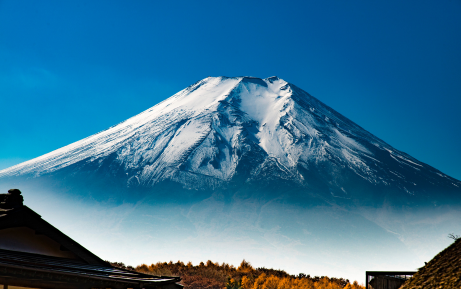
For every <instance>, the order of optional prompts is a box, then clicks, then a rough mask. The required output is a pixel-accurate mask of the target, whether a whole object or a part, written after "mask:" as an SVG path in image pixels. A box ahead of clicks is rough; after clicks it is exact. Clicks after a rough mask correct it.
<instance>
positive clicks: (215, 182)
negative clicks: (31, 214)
mask: <svg viewBox="0 0 461 289" xmlns="http://www.w3.org/2000/svg"><path fill="white" fill-rule="evenodd" d="M13 186H14V187H17V188H19V189H21V190H23V191H24V194H25V198H26V202H27V196H28V195H27V193H29V194H30V199H31V200H32V201H33V202H35V203H36V204H37V205H38V206H39V207H40V208H42V209H43V210H44V211H56V208H55V207H56V206H55V205H53V206H52V205H50V204H49V202H45V201H41V199H42V198H41V197H40V196H43V195H46V196H52V198H53V199H55V200H56V201H54V202H60V204H61V205H60V207H61V208H67V209H66V210H63V211H62V212H60V213H59V214H60V215H59V216H58V215H53V213H49V214H50V218H55V219H56V220H58V219H59V220H62V222H63V226H64V227H67V228H69V229H68V230H69V231H73V232H74V234H75V235H76V237H74V238H75V239H77V240H79V239H80V238H81V236H87V237H88V238H89V239H93V240H94V242H93V241H88V245H89V246H92V247H93V248H96V249H95V251H97V252H98V250H99V252H100V254H101V255H103V256H107V257H106V258H107V259H109V258H113V257H112V256H117V257H118V258H120V260H122V258H124V260H129V261H130V262H138V263H141V262H154V261H157V260H161V259H159V258H162V257H163V258H168V259H171V258H176V259H181V260H185V259H186V258H189V259H190V260H196V261H202V260H203V259H204V258H206V259H214V260H221V261H227V262H229V261H231V262H234V263H235V264H237V263H238V262H240V261H241V259H243V258H246V259H247V260H250V261H253V262H254V263H255V264H256V265H260V266H273V267H276V268H286V269H287V270H288V271H291V272H292V273H299V272H305V273H307V274H311V275H314V274H318V275H329V276H339V277H352V278H359V277H360V276H362V275H363V273H364V272H363V271H365V270H414V269H416V267H420V266H421V264H422V262H423V261H426V260H428V259H430V258H431V257H432V256H433V255H435V253H436V252H438V251H440V249H441V248H443V247H444V246H446V244H447V242H448V240H445V239H447V238H446V236H447V234H448V233H451V232H455V231H458V232H459V231H460V230H461V225H460V224H461V214H460V213H459V212H460V210H459V208H460V205H461V202H460V201H461V182H460V181H458V180H456V179H454V178H451V177H449V176H447V175H445V174H443V173H442V172H440V171H438V170H437V169H435V168H433V167H431V166H429V165H427V164H425V163H422V162H420V161H418V160H416V159H415V158H413V157H411V156H409V155H408V154H406V153H403V152H401V151H399V150H397V149H395V148H393V147H392V146H390V145H389V144H387V143H385V142H384V141H383V140H380V139H379V138H377V137H376V136H374V135H372V134H371V133H369V132H367V131H366V130H364V129H363V128H361V127H360V126H358V125H357V124H355V123H354V122H352V121H350V120H349V119H347V118H346V117H344V116H342V115H341V114H340V113H338V112H336V111H335V110H333V109H332V108H330V107H328V106H327V105H325V104H323V103H322V102H321V101H319V100H318V99H316V98H315V97H313V96H311V95H310V94H308V93H307V92H305V91H303V90H302V89H300V88H298V87H296V86H295V85H293V84H291V83H288V82H286V81H284V80H282V79H280V78H278V77H269V78H266V79H260V78H255V77H208V78H205V79H203V80H201V81H198V82H196V83H195V84H193V85H191V86H189V87H187V88H186V89H184V90H182V91H180V92H178V93H176V94H175V95H173V96H171V97H170V98H168V99H166V100H165V101H163V102H161V103H159V104H157V105H155V106H154V107H152V108H150V109H148V110H146V111H144V112H142V113H140V114H138V115H136V116H134V117H132V118H130V119H128V120H126V121H124V122H122V123H120V124H118V125H115V126H113V127H111V128H109V129H107V130H105V131H102V132H100V133H97V134H95V135H92V136H90V137H87V138H85V139H83V140H80V141H77V142H75V143H73V144H70V145H68V146H65V147H63V148H60V149H58V150H55V151H52V152H50V153H48V154H45V155H43V156H40V157H38V158H35V159H32V160H30V161H27V162H24V163H21V164H18V165H16V166H13V167H10V168H7V169H5V170H2V171H0V187H2V188H3V187H4V188H5V189H6V188H10V187H13ZM5 189H4V191H5ZM52 203H53V202H52ZM71 204H80V205H81V206H82V207H84V208H85V209H80V210H79V209H77V208H76V207H75V206H73V205H71ZM82 210H83V211H85V214H88V216H92V217H89V218H90V219H88V220H87V221H88V224H86V225H85V224H84V223H79V224H80V225H79V224H76V223H75V221H69V220H75V218H76V216H77V215H81V214H82ZM94 216H98V217H94ZM107 216H111V217H107ZM78 219H79V220H80V222H83V221H82V220H83V219H84V218H83V219H82V218H81V217H80V218H78ZM108 219H110V220H111V221H108ZM65 220H67V221H68V222H65ZM69 224H74V225H69ZM78 228H80V229H78ZM90 232H92V233H95V232H99V233H98V234H93V235H91V233H90ZM70 235H72V234H70ZM77 235H78V236H79V237H77ZM90 235H91V236H90ZM127 235H130V236H138V237H137V238H136V240H137V241H136V242H135V243H136V246H135V247H136V249H127V250H126V252H118V253H117V254H118V255H117V254H116V255H114V251H120V250H118V249H116V248H122V247H124V248H130V245H128V244H132V243H130V242H132V240H131V241H130V242H128V241H127V240H126V239H125V238H124V237H123V236H127ZM94 236H99V237H97V238H95V237H94ZM103 239H104V240H108V239H109V240H111V242H112V244H113V245H111V246H107V245H98V244H97V242H100V243H101V240H103ZM117 246H119V247H117ZM131 247H132V246H131ZM141 248H142V249H141ZM431 254H433V255H431ZM148 256H150V257H149V258H151V259H147V257H148ZM226 258H227V259H226ZM234 259H235V260H234ZM298 271H299V272H298ZM356 276H357V277H356Z"/></svg>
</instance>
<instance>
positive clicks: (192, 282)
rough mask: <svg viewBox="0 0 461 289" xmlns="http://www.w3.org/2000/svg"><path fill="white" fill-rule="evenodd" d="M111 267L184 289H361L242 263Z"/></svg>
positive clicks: (342, 281)
mask: <svg viewBox="0 0 461 289" xmlns="http://www.w3.org/2000/svg"><path fill="white" fill-rule="evenodd" d="M111 264H112V265H113V266H116V267H121V268H124V269H129V270H135V271H138V272H141V273H146V274H151V275H156V276H179V277H181V279H182V280H181V284H182V285H184V289H223V288H226V289H365V287H364V286H362V285H359V284H358V283H357V281H354V282H353V283H351V282H350V281H349V280H348V279H343V278H329V277H326V276H321V277H319V276H315V277H311V276H310V275H306V274H303V273H300V274H298V275H290V274H288V273H287V272H285V271H283V270H275V269H268V268H264V267H260V268H253V266H251V264H250V263H249V262H247V261H245V260H243V261H242V263H240V266H239V267H237V268H236V267H234V266H233V265H229V264H227V263H222V264H219V263H213V262H212V261H210V260H208V261H207V262H206V263H203V262H200V264H199V265H197V266H194V265H193V264H192V263H191V262H189V263H187V264H184V263H183V262H181V261H178V262H176V263H173V262H172V261H170V262H169V263H167V262H163V263H162V262H159V263H156V264H151V265H146V264H142V265H139V266H137V267H136V268H134V267H130V266H125V265H124V264H123V263H117V262H114V263H111Z"/></svg>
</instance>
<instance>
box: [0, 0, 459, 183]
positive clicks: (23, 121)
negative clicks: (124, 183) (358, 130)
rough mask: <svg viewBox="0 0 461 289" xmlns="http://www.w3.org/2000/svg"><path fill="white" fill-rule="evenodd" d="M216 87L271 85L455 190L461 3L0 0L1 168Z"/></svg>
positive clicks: (419, 0)
mask: <svg viewBox="0 0 461 289" xmlns="http://www.w3.org/2000/svg"><path fill="white" fill-rule="evenodd" d="M219 75H225V76H241V75H251V76H257V77H262V78H265V77H268V76H272V75H277V76H279V77H281V78H283V79H285V80H287V81H289V82H291V83H294V84H295V85H297V86H299V87H301V88H302V89H304V90H306V91H307V92H309V93H311V94H312V95H314V96H315V97H317V98H318V99H320V100H321V101H323V102H324V103H326V104H327V105H329V106H331V107H333V108H334V109H336V110H337V111H339V112H340V113H342V114H343V115H345V116H346V117H348V118H350V119H351V120H353V121H354V122H356V123H358V124H359V125H361V126H362V127H364V128H365V129H367V130H368V131H370V132H371V133H373V134H375V135H376V136H378V137H379V138H381V139H383V140H384V141H386V142H388V143H389V144H391V145H392V146H394V147H395V148H397V149H399V150H402V151H404V152H407V153H408V154H410V155H412V156H414V157H416V158H417V159H419V160H421V161H423V162H426V163H428V164H429V165H432V166H434V167H436V168H437V169H439V170H441V171H442V172H444V173H447V174H448V175H451V176H453V177H455V178H457V179H461V126H460V125H461V113H460V109H461V1H460V0H441V1H423V0H418V1H389V0H388V1H369V0H366V1H365V0H364V1H361V0H354V1H342V0H338V1H330V0H322V1H320V0H318V1H83V0H79V1H47V0H41V1H20V0H10V1H8V0H0V109H1V114H0V139H1V142H0V169H2V168H6V167H8V166H11V165H14V164H17V163H19V162H22V161H25V160H28V159H31V158H34V157H37V156H40V155H42V154H44V153H47V152H50V151H52V150H54V149H57V148H59V147H62V146H64V145H67V144H69V143H71V142H74V141H77V140H80V139H82V138H84V137H87V136H89V135H91V134H94V133H97V132H99V131H101V130H103V129H106V128H108V127H109V126H112V125H115V124H117V123H118V122H121V121H123V120H125V119H127V118H129V117H131V116H133V115H135V114H137V113H139V112H141V111H143V110H145V109H147V108H149V107H151V106H153V105H155V104H156V103H158V102H160V101H161V100H163V99H165V98H167V97H169V96H171V95H172V94H174V93H175V92H177V91H179V90H181V89H183V88H185V87H187V86H188V85H190V84H192V83H194V82H195V81H197V80H199V79H202V78H205V77H207V76H219Z"/></svg>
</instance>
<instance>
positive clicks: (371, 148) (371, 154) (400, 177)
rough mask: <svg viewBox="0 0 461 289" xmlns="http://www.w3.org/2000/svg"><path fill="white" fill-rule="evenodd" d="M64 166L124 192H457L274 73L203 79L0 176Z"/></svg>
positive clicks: (33, 174)
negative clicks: (270, 188) (175, 188)
mask: <svg viewBox="0 0 461 289" xmlns="http://www.w3.org/2000/svg"><path fill="white" fill-rule="evenodd" d="M63 169H65V172H66V179H68V178H69V177H67V174H68V172H72V173H71V174H72V175H76V174H79V173H81V172H83V175H84V176H85V177H90V178H91V177H94V178H97V179H98V180H106V181H107V182H110V183H112V182H114V180H116V183H117V184H118V185H120V186H125V187H131V188H135V187H143V188H148V187H153V186H155V185H156V184H159V183H162V182H164V181H168V182H173V183H176V184H180V185H181V186H182V187H183V188H185V189H194V190H204V189H211V190H214V189H217V188H221V189H222V188H223V187H226V186H228V185H229V183H232V182H233V181H234V182H235V181H237V182H243V183H255V182H256V183H257V182H261V181H262V182H266V181H267V180H283V181H284V182H285V183H287V184H291V185H292V186H294V187H296V188H298V189H303V188H304V189H307V190H309V191H310V192H315V194H319V195H323V197H324V198H325V197H326V198H330V199H331V198H332V197H333V198H334V197H336V198H343V199H351V198H357V197H360V198H363V197H364V196H367V197H370V196H371V195H375V197H376V194H377V193H378V194H384V195H388V194H389V193H394V194H395V193H396V194H397V196H396V197H398V198H402V199H404V200H407V201H411V200H412V198H411V196H414V195H416V197H417V198H418V199H419V200H421V198H422V199H425V200H427V201H429V202H431V201H433V200H431V195H430V193H431V192H433V191H440V189H441V188H443V189H444V191H447V192H452V191H458V192H459V191H460V188H461V182H459V181H457V180H455V179H453V178H450V177H448V176H447V175H445V174H443V173H441V172H439V171H438V170H436V169H434V168H432V167H430V166H428V165H426V164H424V163H422V162H420V161H418V160H416V159H414V158H412V157H411V156H409V155H407V154H405V153H403V152H400V151H398V150H396V149H394V148H393V147H391V146H390V145H388V144H386V143H385V142H383V141H382V140H380V139H379V138H377V137H375V136H373V135H372V134H370V133H369V132H367V131H365V130H364V129H363V128H361V127H360V126H358V125H356V124H355V123H353V122H352V121H350V120H349V119H347V118H346V117H344V116H342V115H341V114H339V113H338V112H336V111H334V110H333V109H331V108H330V107H328V106H327V105H325V104H323V103H322V102H320V101H319V100H317V99H316V98H314V97H313V96H311V95H309V94H308V93H306V92H305V91H303V90H301V89H300V88H298V87H296V86H294V85H293V84H290V83H288V82H286V81H284V80H283V79H280V78H278V77H276V76H274V77H269V78H266V79H260V78H255V77H231V78H229V77H208V78H205V79H203V80H201V81H198V82H196V83H195V84H193V85H191V86H189V87H188V88H186V89H184V90H182V91H180V92H178V93H177V94H175V95H173V96H172V97H170V98H168V99H166V100H165V101H163V102H161V103H159V104H157V105H155V106H154V107H152V108H150V109H148V110H146V111H144V112H142V113H140V114H139V115H136V116H134V117H132V118H130V119H128V120H126V121H124V122H122V123H120V124H118V125H116V126H114V127H111V128H109V129H108V130H105V131H103V132H100V133H98V134H95V135H93V136H90V137H88V138H85V139H83V140H81V141H78V142H75V143H73V144H70V145H68V146H66V147H63V148H61V149H58V150H55V151H53V152H51V153H48V154H46V155H43V156H41V157H38V158H36V159H33V160H30V161H27V162H24V163H22V164H19V165H16V166H13V167H11V168H8V169H6V170H3V171H0V178H11V177H18V176H20V177H27V178H37V177H40V176H50V175H56V174H58V173H59V172H60V171H62V170H63ZM89 172H91V173H89ZM89 174H90V175H92V176H88V175H89ZM60 177H61V178H62V176H60ZM111 179H113V180H111ZM364 191H368V192H364ZM372 191H374V192H372Z"/></svg>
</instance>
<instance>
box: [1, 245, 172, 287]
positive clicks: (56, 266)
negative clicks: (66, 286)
mask: <svg viewBox="0 0 461 289" xmlns="http://www.w3.org/2000/svg"><path fill="white" fill-rule="evenodd" d="M0 267H2V268H16V269H22V270H28V271H39V272H47V273H58V274H64V275H68V276H75V277H85V278H89V279H98V280H106V281H118V282H124V283H125V282H126V283H136V284H138V283H143V284H149V283H150V284H153V285H154V283H155V284H160V283H170V282H171V283H175V282H179V281H180V278H179V277H160V276H159V277H157V276H152V275H147V274H142V273H138V272H133V271H129V270H124V269H119V268H115V267H112V266H111V265H109V264H107V265H106V266H104V265H90V264H88V263H86V262H84V261H79V260H72V259H67V258H59V257H51V256H45V255H39V254H32V253H24V252H16V251H10V250H3V249H0Z"/></svg>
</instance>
